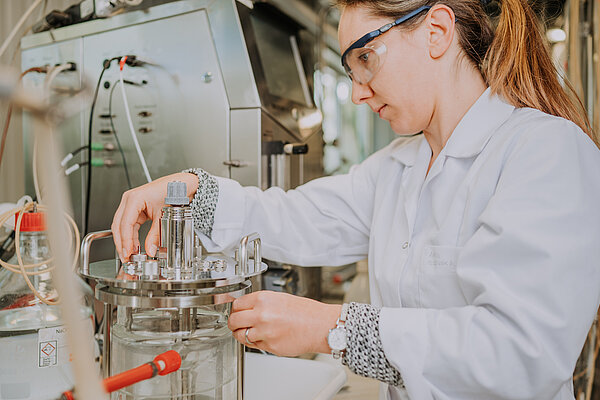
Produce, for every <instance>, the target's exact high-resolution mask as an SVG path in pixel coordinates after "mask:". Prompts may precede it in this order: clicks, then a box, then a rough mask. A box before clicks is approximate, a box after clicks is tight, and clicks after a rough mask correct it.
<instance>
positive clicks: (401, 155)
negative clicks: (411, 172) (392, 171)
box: [391, 134, 425, 167]
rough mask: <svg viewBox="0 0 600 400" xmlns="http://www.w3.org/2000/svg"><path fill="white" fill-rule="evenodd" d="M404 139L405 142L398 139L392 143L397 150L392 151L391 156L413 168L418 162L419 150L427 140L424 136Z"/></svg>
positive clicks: (419, 135)
mask: <svg viewBox="0 0 600 400" xmlns="http://www.w3.org/2000/svg"><path fill="white" fill-rule="evenodd" d="M403 139H404V140H401V139H396V141H395V142H394V143H392V146H394V147H395V149H393V150H392V154H391V156H392V158H393V159H394V160H396V161H399V162H401V163H402V164H404V165H406V166H407V167H412V166H413V165H415V162H416V161H417V158H418V155H419V148H420V146H421V143H423V141H424V140H425V137H424V136H423V134H417V135H415V136H412V137H408V138H403Z"/></svg>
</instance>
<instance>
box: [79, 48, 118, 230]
mask: <svg viewBox="0 0 600 400" xmlns="http://www.w3.org/2000/svg"><path fill="white" fill-rule="evenodd" d="M114 60H118V57H113V58H111V59H110V60H104V62H103V63H102V71H101V72H100V76H99V77H98V82H97V83H96V90H95V91H94V99H93V100H92V107H91V108H90V121H89V125H88V141H87V144H88V149H87V150H88V152H87V155H88V161H91V160H92V126H93V124H94V108H95V107H96V100H98V90H99V89H100V84H101V83H102V77H103V76H104V72H105V71H106V70H107V69H108V68H109V67H110V64H111V63H112V62H113V61H114ZM91 194H92V168H91V167H90V168H88V173H87V190H86V197H85V224H84V234H86V235H87V233H88V232H89V222H90V197H91Z"/></svg>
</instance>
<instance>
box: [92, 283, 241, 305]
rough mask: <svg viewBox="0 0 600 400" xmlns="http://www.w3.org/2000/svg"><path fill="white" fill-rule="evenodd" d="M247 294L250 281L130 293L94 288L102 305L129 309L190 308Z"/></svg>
mask: <svg viewBox="0 0 600 400" xmlns="http://www.w3.org/2000/svg"><path fill="white" fill-rule="evenodd" d="M249 292H250V281H244V282H241V283H237V284H233V285H228V286H221V287H219V288H214V289H204V290H202V289H198V290H193V289H192V290H188V291H179V293H175V291H174V290H162V291H158V290H153V291H133V290H126V289H119V288H115V287H111V286H105V285H98V286H97V287H96V290H95V295H96V298H97V299H98V300H100V301H101V302H103V303H105V304H112V305H115V306H122V307H133V308H152V309H155V308H193V307H202V306H212V305H219V304H227V303H231V302H232V301H233V300H235V299H237V298H238V297H241V296H243V295H245V294H247V293H249Z"/></svg>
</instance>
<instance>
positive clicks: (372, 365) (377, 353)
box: [342, 303, 404, 387]
mask: <svg viewBox="0 0 600 400" xmlns="http://www.w3.org/2000/svg"><path fill="white" fill-rule="evenodd" d="M379 312H380V310H379V309H377V308H375V307H373V306H372V305H370V304H360V303H350V306H349V307H348V316H347V318H346V324H345V326H346V332H347V337H348V343H347V346H346V351H345V352H344V356H343V357H342V363H343V364H345V365H347V366H348V368H349V369H350V370H351V371H352V372H354V373H355V374H357V375H361V376H366V377H367V378H374V379H377V380H378V381H381V382H384V383H387V384H389V385H392V386H400V387H404V381H403V380H402V377H401V376H400V372H398V371H397V370H396V369H395V368H394V367H392V365H391V364H390V363H389V361H388V359H387V358H386V357H385V353H384V352H383V344H382V343H381V337H380V336H379Z"/></svg>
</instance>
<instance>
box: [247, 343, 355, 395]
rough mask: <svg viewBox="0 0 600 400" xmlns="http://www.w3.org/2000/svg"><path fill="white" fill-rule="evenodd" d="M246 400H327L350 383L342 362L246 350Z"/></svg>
mask: <svg viewBox="0 0 600 400" xmlns="http://www.w3.org/2000/svg"><path fill="white" fill-rule="evenodd" d="M244 383H245V385H244V387H245V388H244V391H245V393H244V394H245V395H244V400H281V399H286V400H326V399H331V398H333V396H335V394H336V393H337V392H338V391H339V390H340V389H341V388H342V386H344V384H345V383H346V372H345V371H344V368H343V367H342V365H341V363H340V362H339V361H338V362H337V363H330V362H327V361H317V360H303V359H300V358H287V357H277V356H272V355H264V354H259V353H250V352H248V353H246V366H245V380H244Z"/></svg>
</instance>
